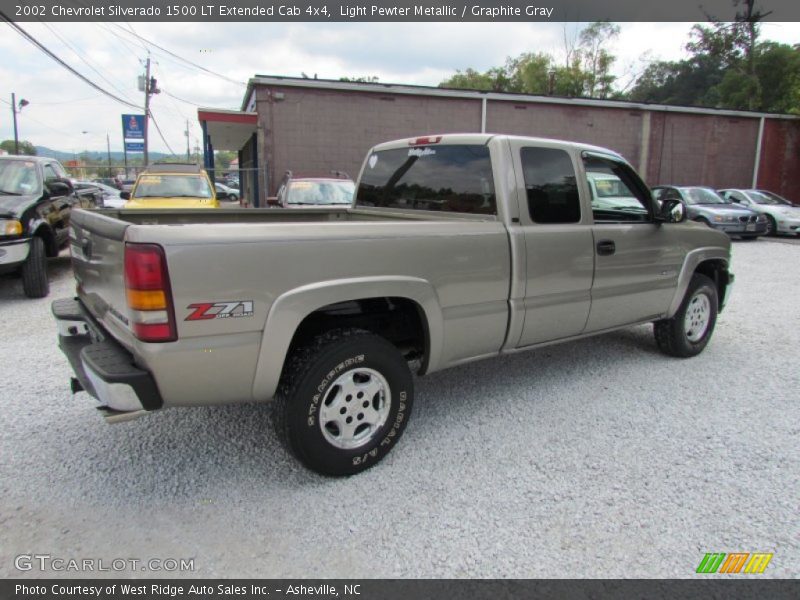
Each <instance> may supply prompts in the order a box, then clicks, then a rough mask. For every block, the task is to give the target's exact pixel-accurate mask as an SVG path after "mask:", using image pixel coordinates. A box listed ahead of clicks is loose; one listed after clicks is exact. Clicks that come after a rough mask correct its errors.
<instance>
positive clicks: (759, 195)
mask: <svg viewBox="0 0 800 600" xmlns="http://www.w3.org/2000/svg"><path fill="white" fill-rule="evenodd" d="M747 194H748V195H749V196H750V199H751V200H752V201H753V202H755V203H756V204H771V205H772V206H791V205H792V203H791V202H789V201H788V200H784V199H783V198H781V197H780V196H776V195H775V194H772V193H770V192H747Z"/></svg>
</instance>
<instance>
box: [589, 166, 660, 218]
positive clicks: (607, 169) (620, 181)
mask: <svg viewBox="0 0 800 600" xmlns="http://www.w3.org/2000/svg"><path fill="white" fill-rule="evenodd" d="M583 165H584V169H585V170H586V179H587V183H588V185H589V190H590V193H591V196H592V215H593V216H594V222H595V223H627V222H640V223H641V222H649V221H651V217H650V193H649V191H648V190H647V187H646V186H645V185H644V184H643V183H642V181H641V180H640V179H639V177H638V176H637V175H636V174H635V173H634V172H633V169H631V168H630V167H629V166H628V165H626V164H625V163H622V162H618V161H615V160H610V159H606V158H601V157H598V156H593V155H587V156H584V158H583ZM667 197H668V196H666V195H665V196H662V200H663V199H666V198H667Z"/></svg>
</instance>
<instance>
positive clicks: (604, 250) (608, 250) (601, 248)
mask: <svg viewBox="0 0 800 600" xmlns="http://www.w3.org/2000/svg"><path fill="white" fill-rule="evenodd" d="M616 251H617V245H616V244H615V243H614V240H600V241H599V242H597V254H599V255H600V256H609V255H610V254H614V252H616Z"/></svg>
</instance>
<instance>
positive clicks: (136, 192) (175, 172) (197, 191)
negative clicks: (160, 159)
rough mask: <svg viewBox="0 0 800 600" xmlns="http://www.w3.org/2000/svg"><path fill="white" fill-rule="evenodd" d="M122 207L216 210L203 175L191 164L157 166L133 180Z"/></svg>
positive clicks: (125, 194) (203, 172) (209, 183)
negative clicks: (131, 187) (134, 181)
mask: <svg viewBox="0 0 800 600" xmlns="http://www.w3.org/2000/svg"><path fill="white" fill-rule="evenodd" d="M120 196H121V197H122V198H123V199H125V200H127V202H126V203H125V206H123V208H219V202H218V201H217V197H216V195H215V193H214V186H213V185H211V180H210V179H209V178H208V175H207V174H206V172H205V171H204V170H203V169H201V168H200V167H198V166H197V165H193V164H177V163H160V164H155V165H151V166H149V167H147V169H145V170H144V171H143V172H142V173H141V174H140V175H139V177H138V178H137V179H136V183H135V184H134V186H133V189H132V190H131V191H130V193H125V192H122V194H120Z"/></svg>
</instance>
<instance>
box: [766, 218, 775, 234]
mask: <svg viewBox="0 0 800 600" xmlns="http://www.w3.org/2000/svg"><path fill="white" fill-rule="evenodd" d="M764 235H778V224H777V223H776V222H775V217H773V216H772V215H767V232H766V233H765V234H764Z"/></svg>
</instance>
